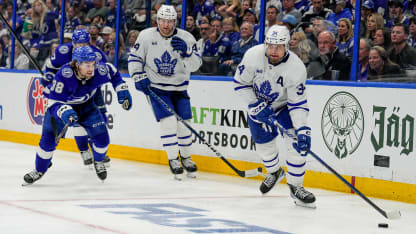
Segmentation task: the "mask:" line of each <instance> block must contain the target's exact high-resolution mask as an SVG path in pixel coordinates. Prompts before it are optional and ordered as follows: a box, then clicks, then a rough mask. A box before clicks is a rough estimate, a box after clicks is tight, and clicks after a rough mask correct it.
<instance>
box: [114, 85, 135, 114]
mask: <svg viewBox="0 0 416 234" xmlns="http://www.w3.org/2000/svg"><path fill="white" fill-rule="evenodd" d="M116 92H117V99H118V103H120V104H121V105H122V107H123V109H125V110H130V109H131V106H132V100H131V95H130V92H129V87H128V86H127V84H126V83H122V84H120V85H119V86H117V87H116Z"/></svg>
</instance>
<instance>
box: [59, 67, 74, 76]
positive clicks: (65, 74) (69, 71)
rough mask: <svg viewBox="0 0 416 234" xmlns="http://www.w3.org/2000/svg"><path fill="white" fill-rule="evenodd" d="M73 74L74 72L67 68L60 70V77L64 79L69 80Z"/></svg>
mask: <svg viewBox="0 0 416 234" xmlns="http://www.w3.org/2000/svg"><path fill="white" fill-rule="evenodd" d="M73 74H74V72H73V71H72V69H71V68H69V67H66V68H64V69H62V76H63V77H65V78H71V77H72V75H73Z"/></svg>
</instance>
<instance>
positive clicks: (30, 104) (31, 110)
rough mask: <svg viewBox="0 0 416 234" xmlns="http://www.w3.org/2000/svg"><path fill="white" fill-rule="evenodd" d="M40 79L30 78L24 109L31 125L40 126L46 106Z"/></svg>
mask: <svg viewBox="0 0 416 234" xmlns="http://www.w3.org/2000/svg"><path fill="white" fill-rule="evenodd" d="M41 79H42V78H41V77H32V79H30V82H29V86H28V89H27V98H26V107H27V112H28V114H29V119H30V121H31V122H32V123H33V124H37V125H42V123H43V116H44V115H45V111H46V108H47V106H48V99H47V98H46V97H44V96H43V89H44V87H43V86H42V84H41V82H40V81H41Z"/></svg>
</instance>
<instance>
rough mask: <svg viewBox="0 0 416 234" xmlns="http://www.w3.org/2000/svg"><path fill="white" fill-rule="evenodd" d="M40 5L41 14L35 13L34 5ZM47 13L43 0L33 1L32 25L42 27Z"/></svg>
mask: <svg viewBox="0 0 416 234" xmlns="http://www.w3.org/2000/svg"><path fill="white" fill-rule="evenodd" d="M36 3H40V4H41V5H42V13H40V14H39V13H37V12H36V11H35V4H36ZM47 11H48V8H47V6H46V4H45V2H44V1H43V0H35V1H33V2H32V22H33V25H39V27H42V25H43V22H44V20H45V15H46V12H47Z"/></svg>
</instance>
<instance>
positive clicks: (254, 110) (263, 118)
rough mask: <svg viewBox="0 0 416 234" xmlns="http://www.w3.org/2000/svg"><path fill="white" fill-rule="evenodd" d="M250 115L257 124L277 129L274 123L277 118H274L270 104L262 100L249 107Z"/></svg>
mask: <svg viewBox="0 0 416 234" xmlns="http://www.w3.org/2000/svg"><path fill="white" fill-rule="evenodd" d="M248 114H249V115H250V118H251V119H252V120H254V121H255V122H261V123H264V124H266V125H267V126H269V127H275V126H274V121H276V117H275V116H274V111H273V109H272V108H271V107H270V105H269V104H267V103H266V102H264V101H262V100H258V101H257V102H255V103H253V104H250V105H248Z"/></svg>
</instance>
